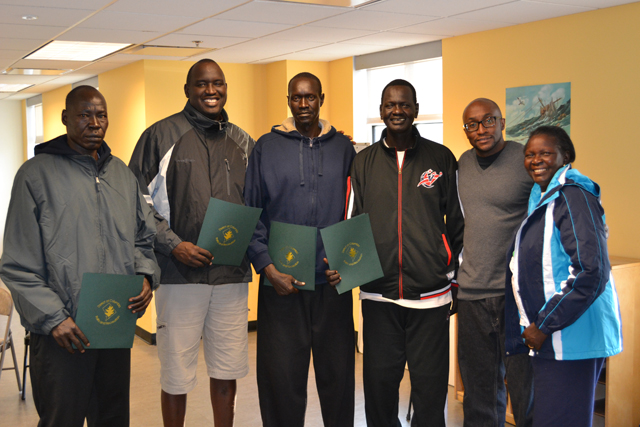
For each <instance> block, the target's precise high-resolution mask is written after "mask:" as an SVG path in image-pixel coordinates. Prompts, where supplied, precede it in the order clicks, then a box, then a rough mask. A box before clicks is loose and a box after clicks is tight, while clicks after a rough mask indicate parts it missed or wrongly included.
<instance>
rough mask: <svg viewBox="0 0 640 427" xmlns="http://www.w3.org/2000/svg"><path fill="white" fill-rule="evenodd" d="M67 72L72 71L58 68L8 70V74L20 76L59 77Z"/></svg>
mask: <svg viewBox="0 0 640 427" xmlns="http://www.w3.org/2000/svg"><path fill="white" fill-rule="evenodd" d="M67 71H71V70H70V69H64V70H61V69H57V68H10V69H8V70H7V74H20V75H23V76H59V75H60V74H63V73H66V72H67Z"/></svg>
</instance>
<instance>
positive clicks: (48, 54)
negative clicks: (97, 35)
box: [24, 40, 131, 61]
mask: <svg viewBox="0 0 640 427" xmlns="http://www.w3.org/2000/svg"><path fill="white" fill-rule="evenodd" d="M130 45H131V44H129V43H92V42H66V41H60V40H54V41H52V42H51V43H49V44H47V45H45V46H43V47H41V48H40V49H38V50H36V51H35V52H33V53H32V54H30V55H29V56H27V57H25V58H24V59H45V60H56V61H95V60H96V59H99V58H102V57H103V56H107V55H109V54H111V53H113V52H116V51H118V50H120V49H123V48H125V47H127V46H130Z"/></svg>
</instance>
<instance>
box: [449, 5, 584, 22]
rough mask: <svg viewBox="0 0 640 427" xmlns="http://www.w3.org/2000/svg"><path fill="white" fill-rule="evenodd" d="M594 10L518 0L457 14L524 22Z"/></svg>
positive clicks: (484, 19)
mask: <svg viewBox="0 0 640 427" xmlns="http://www.w3.org/2000/svg"><path fill="white" fill-rule="evenodd" d="M588 10H592V9H590V8H586V7H578V6H567V5H558V4H551V3H540V2H532V1H518V2H515V3H509V4H504V5H500V6H494V7H489V8H486V9H482V10H476V11H474V12H468V13H463V14H460V15H457V16H456V18H462V19H474V20H483V21H493V22H508V23H511V24H524V23H526V22H533V21H540V20H542V19H549V18H555V17H558V16H564V15H571V14H572V13H580V12H586V11H588Z"/></svg>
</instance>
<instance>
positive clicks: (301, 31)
mask: <svg viewBox="0 0 640 427" xmlns="http://www.w3.org/2000/svg"><path fill="white" fill-rule="evenodd" d="M376 32H377V31H375V30H374V31H371V30H353V29H350V28H331V29H329V28H323V27H313V26H311V25H301V26H299V27H295V28H292V29H290V30H286V31H280V32H279V33H275V34H271V35H268V36H266V37H264V38H265V39H272V40H305V41H315V42H324V43H335V42H339V41H344V40H349V39H353V38H356V37H362V36H366V35H369V34H375V33H376Z"/></svg>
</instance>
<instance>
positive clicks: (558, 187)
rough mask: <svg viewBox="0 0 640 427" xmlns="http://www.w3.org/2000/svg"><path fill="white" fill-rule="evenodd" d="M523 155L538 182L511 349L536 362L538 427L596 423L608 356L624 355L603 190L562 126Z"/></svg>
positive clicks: (511, 281)
mask: <svg viewBox="0 0 640 427" xmlns="http://www.w3.org/2000/svg"><path fill="white" fill-rule="evenodd" d="M524 152H525V160H524V167H525V169H526V170H527V172H528V173H529V175H531V177H532V178H533V180H534V181H535V185H534V186H533V188H532V190H531V196H530V198H529V212H528V213H529V215H528V217H527V218H526V219H525V220H524V221H523V223H522V225H521V226H520V229H519V230H518V233H517V234H516V238H515V242H514V246H513V258H512V259H511V262H510V265H509V268H508V271H507V283H506V295H507V300H506V308H505V312H506V313H505V316H506V351H507V355H512V354H516V353H522V352H526V351H528V352H529V355H530V356H532V357H533V359H532V361H533V369H534V414H533V422H534V427H542V426H563V427H570V426H576V427H578V426H580V427H585V426H591V424H592V419H593V400H594V394H595V387H596V383H597V381H598V377H599V375H600V370H601V368H602V364H603V362H604V358H606V357H609V356H613V355H614V354H617V353H620V352H621V351H622V332H621V325H620V309H619V304H618V297H617V294H616V290H615V285H614V283H613V276H612V275H611V265H610V263H609V254H608V250H607V234H608V229H607V225H606V223H605V221H604V210H603V208H602V206H601V204H600V188H599V186H598V185H597V184H596V183H594V182H593V181H591V180H590V179H589V178H587V177H585V176H584V175H582V174H580V173H579V172H578V171H577V170H575V169H573V168H572V167H571V162H573V161H574V160H575V158H576V155H575V149H574V146H573V143H572V142H571V139H570V138H569V136H568V135H567V133H566V132H565V131H564V130H562V129H561V128H559V127H555V126H542V127H540V128H538V129H536V130H534V131H533V132H532V133H531V135H530V137H529V140H528V142H527V144H526V145H525V148H524ZM527 347H528V348H527Z"/></svg>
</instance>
